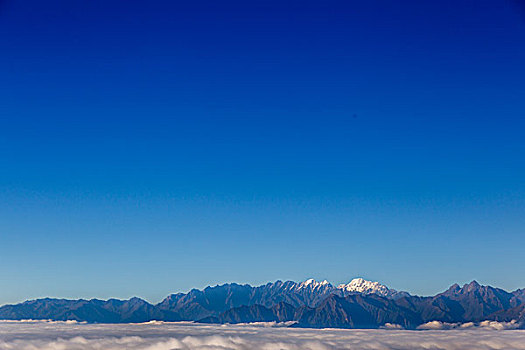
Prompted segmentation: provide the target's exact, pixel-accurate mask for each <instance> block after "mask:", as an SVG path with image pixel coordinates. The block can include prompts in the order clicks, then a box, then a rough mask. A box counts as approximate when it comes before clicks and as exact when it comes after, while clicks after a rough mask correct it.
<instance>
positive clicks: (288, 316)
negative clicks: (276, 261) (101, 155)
mask: <svg viewBox="0 0 525 350" xmlns="http://www.w3.org/2000/svg"><path fill="white" fill-rule="evenodd" d="M0 319H8V320H23V319H50V320H58V321H65V320H76V321H86V322H95V323H137V322H147V321H151V320H160V321H195V322H202V323H248V322H290V321H292V322H294V323H295V326H299V327H315V328H324V327H334V328H377V327H381V326H384V325H386V324H396V325H400V326H402V327H404V328H407V329H413V328H416V327H418V326H419V325H421V324H424V323H426V322H430V321H440V322H448V323H464V322H481V321H485V320H494V321H505V322H510V321H513V320H514V321H516V322H518V324H520V325H521V327H522V328H525V289H518V290H516V291H514V292H507V291H505V290H503V289H499V288H495V287H491V286H482V285H480V284H478V283H477V282H475V281H473V282H471V283H469V284H465V285H464V286H463V287H460V286H459V285H457V284H454V285H453V286H451V287H450V288H449V289H448V290H446V291H445V292H443V293H439V294H437V295H435V296H429V297H421V296H414V295H410V294H409V293H407V292H400V291H396V290H393V289H390V288H388V287H386V286H384V285H382V284H380V283H378V282H371V281H367V280H364V279H362V278H356V279H353V280H352V281H351V282H350V283H348V284H341V285H338V286H334V285H332V284H330V283H329V282H328V281H322V282H317V281H315V280H313V279H309V280H307V281H304V282H300V283H297V282H293V281H286V282H282V281H277V282H273V283H268V284H265V285H261V286H257V287H252V286H250V285H247V284H244V285H240V284H236V283H229V284H223V285H217V286H214V287H207V288H204V289H203V290H198V289H192V290H191V291H189V292H188V293H177V294H172V295H169V296H168V297H166V298H165V299H164V300H163V301H161V302H160V303H158V304H155V305H154V304H150V303H148V302H147V301H145V300H142V299H140V298H131V299H129V300H117V299H109V300H98V299H91V300H84V299H79V300H66V299H51V298H45V299H37V300H30V301H26V302H23V303H20V304H16V305H4V306H2V307H0Z"/></svg>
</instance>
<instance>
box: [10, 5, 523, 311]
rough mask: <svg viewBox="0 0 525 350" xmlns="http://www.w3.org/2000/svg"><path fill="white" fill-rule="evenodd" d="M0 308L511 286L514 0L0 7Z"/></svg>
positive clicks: (519, 241)
mask: <svg viewBox="0 0 525 350" xmlns="http://www.w3.org/2000/svg"><path fill="white" fill-rule="evenodd" d="M0 47H1V48H2V54H1V55H0V76H1V79H0V89H1V90H0V286H1V288H0V304H3V303H8V302H16V301H21V300H24V299H27V298H36V297H43V296H54V297H69V298H78V297H84V298H91V297H99V298H108V297H119V298H127V297H130V296H134V295H137V296H141V297H144V298H146V299H147V300H150V301H153V302H156V301H158V300H160V299H161V298H163V297H164V296H166V295H167V294H169V293H171V292H177V291H186V290H189V289H190V288H193V287H198V288H200V287H204V286H206V285H208V284H216V283H223V282H232V281H234V282H242V283H251V284H260V283H265V282H268V281H274V280H277V279H293V280H304V279H306V278H309V277H314V278H318V279H325V278H326V279H328V280H330V281H331V282H333V283H340V282H347V281H348V280H350V279H351V278H353V277H357V276H362V277H365V278H368V279H373V280H378V281H381V282H383V283H385V284H387V285H389V286H392V287H394V288H397V289H405V290H408V291H410V292H413V293H421V294H432V293H436V292H438V291H441V290H443V289H445V288H446V287H447V286H448V285H450V284H452V283H455V282H458V283H463V282H467V281H470V280H472V279H477V280H478V281H479V282H481V283H485V284H492V285H495V286H499V287H503V288H506V289H509V290H510V289H516V288H518V287H525V265H524V264H523V259H524V258H525V253H524V250H523V247H524V246H525V234H524V233H525V232H524V228H525V181H523V179H525V137H524V131H525V65H524V64H523V62H525V8H524V7H523V6H521V5H520V2H519V1H514V2H513V1H510V0H509V1H496V0H493V1H464V0H462V1H448V0H445V1H439V2H438V1H435V2H429V1H424V2H422V1H402V2H399V1H367V2H360V1H324V2H322V3H319V2H314V1H250V2H241V1H238V2H237V1H223V2H216V1H195V2H182V1H160V0H152V1H148V2H147V3H145V2H142V1H115V0H106V1H70V0H68V1H66V0H63V1H58V0H51V1H46V2H42V1H34V0H27V1H18V0H4V1H2V2H0Z"/></svg>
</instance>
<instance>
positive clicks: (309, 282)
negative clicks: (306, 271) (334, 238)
mask: <svg viewBox="0 0 525 350" xmlns="http://www.w3.org/2000/svg"><path fill="white" fill-rule="evenodd" d="M331 286H332V285H331V284H330V282H328V281H327V280H324V281H322V282H318V281H316V280H314V279H313V278H310V279H307V280H306V281H304V282H301V283H299V284H298V285H297V289H303V288H311V289H319V288H322V287H331Z"/></svg>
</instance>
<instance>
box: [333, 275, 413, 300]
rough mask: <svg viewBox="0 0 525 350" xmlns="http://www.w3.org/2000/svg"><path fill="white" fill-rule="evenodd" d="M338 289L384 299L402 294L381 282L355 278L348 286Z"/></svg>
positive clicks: (340, 286)
mask: <svg viewBox="0 0 525 350" xmlns="http://www.w3.org/2000/svg"><path fill="white" fill-rule="evenodd" d="M337 289H340V290H342V291H343V292H345V293H361V294H377V295H380V296H383V297H395V296H397V295H398V294H400V293H399V292H397V291H396V290H393V289H389V288H388V287H387V286H384V285H382V284H381V283H379V282H373V281H367V280H365V279H363V278H354V279H353V280H351V281H350V283H348V284H340V285H338V286H337ZM403 293H404V292H403Z"/></svg>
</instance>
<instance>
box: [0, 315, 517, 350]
mask: <svg viewBox="0 0 525 350" xmlns="http://www.w3.org/2000/svg"><path fill="white" fill-rule="evenodd" d="M497 324H499V325H497ZM287 326H289V324H282V323H281V324H280V323H257V324H245V325H204V324H195V323H166V322H156V321H154V322H148V323H142V324H117V325H108V324H83V323H75V322H43V321H25V322H15V321H1V322H0V350H175V349H188V350H189V349H195V350H219V349H220V350H230V349H231V350H248V349H250V350H251V349H261V350H299V349H302V350H328V349H353V350H400V349H407V350H410V349H432V350H438V349H443V350H460V349H461V350H464V349H476V350H486V349H518V350H519V349H525V330H515V329H513V328H515V324H513V323H497V322H496V323H494V322H491V323H490V324H489V323H480V324H468V325H467V326H463V327H462V326H461V325H456V324H444V323H439V322H438V323H429V324H427V325H426V327H422V329H425V330H418V331H408V330H403V329H399V327H396V326H395V325H391V327H390V329H368V330H357V329H346V330H343V329H322V330H318V329H301V328H288V327H287Z"/></svg>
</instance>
